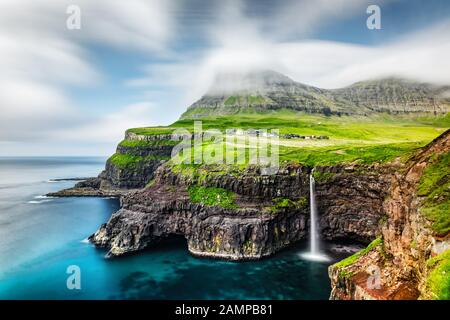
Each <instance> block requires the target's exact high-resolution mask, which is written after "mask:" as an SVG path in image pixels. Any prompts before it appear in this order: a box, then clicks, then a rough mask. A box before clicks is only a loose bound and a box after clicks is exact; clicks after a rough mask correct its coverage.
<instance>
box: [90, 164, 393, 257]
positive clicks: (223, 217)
mask: <svg viewBox="0 0 450 320" xmlns="http://www.w3.org/2000/svg"><path fill="white" fill-rule="evenodd" d="M317 170H318V171H316V172H322V173H323V175H324V176H325V175H326V173H328V174H329V175H332V177H329V176H327V178H326V179H325V178H322V179H318V180H319V181H318V183H317V185H316V187H317V190H318V191H317V194H318V201H319V202H320V203H322V202H323V203H324V204H325V206H322V207H321V210H322V218H321V229H322V232H323V234H324V236H325V237H326V238H328V239H340V238H353V239H358V240H361V241H365V242H369V241H370V240H372V239H373V238H374V237H375V236H376V235H377V234H378V233H379V228H380V220H381V219H382V214H383V211H382V201H371V200H368V201H364V202H361V203H360V204H359V205H357V206H355V205H354V204H353V203H352V202H351V201H346V200H345V197H343V198H341V195H342V193H337V194H333V193H331V192H327V191H325V190H330V185H334V184H338V185H340V186H342V187H343V190H345V191H343V192H348V195H347V197H355V198H358V199H359V198H364V199H371V198H377V197H378V196H383V195H384V190H385V189H386V184H385V181H386V178H382V177H384V176H387V175H389V171H390V170H389V169H386V168H381V167H356V166H355V167H327V168H325V167H323V168H317ZM310 171H311V168H308V167H304V166H300V165H288V166H285V167H283V168H281V170H280V171H279V172H278V173H277V174H274V175H268V176H264V175H261V172H260V171H259V168H258V167H249V168H248V169H246V170H245V171H244V172H242V173H241V174H239V175H233V174H224V173H216V174H215V173H214V171H213V170H212V171H211V172H210V174H207V175H206V176H198V175H184V174H183V173H176V172H173V170H172V168H171V167H170V166H167V165H163V166H161V167H160V168H159V169H158V170H157V173H156V178H155V182H154V184H153V185H152V186H150V187H148V188H146V189H144V190H142V191H137V192H133V193H129V194H128V195H126V196H125V197H124V198H123V199H122V208H121V210H119V211H118V212H116V213H115V214H114V215H113V216H112V217H111V219H110V220H109V221H108V223H106V224H104V225H102V226H101V228H100V229H99V230H98V231H97V232H96V233H95V234H94V235H92V236H91V238H90V240H91V241H92V242H93V243H95V244H96V245H98V246H101V247H106V248H108V249H109V253H108V255H109V256H117V255H122V254H125V253H129V252H134V251H138V250H141V249H144V248H147V247H151V246H152V245H153V244H155V243H157V242H158V241H161V240H163V239H164V238H166V237H169V236H172V235H182V236H184V237H185V238H186V240H187V243H188V249H189V251H190V252H191V253H193V254H194V255H199V256H209V257H216V258H226V259H231V260H245V259H256V258H261V257H264V256H268V255H270V254H273V253H275V252H276V251H278V250H280V249H282V248H284V247H286V246H288V245H290V244H292V243H294V242H296V241H298V240H300V239H302V238H304V237H305V235H306V234H307V230H308V227H307V225H308V223H309V221H308V220H309V214H308V212H309V205H308V203H307V199H308V195H309V185H308V181H309V179H308V177H309V174H310ZM193 185H195V186H198V185H200V186H204V187H214V188H222V189H225V190H229V191H231V192H233V193H234V194H235V195H236V207H235V208H221V207H220V206H207V205H203V204H199V203H193V202H192V199H190V197H189V193H188V191H187V190H188V188H189V186H193ZM279 199H289V202H288V203H289V205H287V206H283V207H280V208H276V206H275V205H274V203H275V202H276V201H279ZM348 199H349V198H348Z"/></svg>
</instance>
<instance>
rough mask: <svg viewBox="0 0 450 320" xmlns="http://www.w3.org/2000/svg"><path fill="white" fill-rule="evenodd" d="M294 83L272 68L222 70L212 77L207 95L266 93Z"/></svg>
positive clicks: (294, 83)
mask: <svg viewBox="0 0 450 320" xmlns="http://www.w3.org/2000/svg"><path fill="white" fill-rule="evenodd" d="M296 84H297V83H296V82H295V81H294V80H292V79H291V78H289V77H287V76H285V75H283V74H281V73H279V72H276V71H272V70H259V71H248V72H222V73H219V74H217V75H216V77H215V78H214V81H213V84H212V85H211V87H210V88H209V90H208V92H207V95H226V94H245V93H252V92H261V93H266V92H269V91H271V90H273V89H276V88H277V87H281V86H290V85H291V86H292V85H296Z"/></svg>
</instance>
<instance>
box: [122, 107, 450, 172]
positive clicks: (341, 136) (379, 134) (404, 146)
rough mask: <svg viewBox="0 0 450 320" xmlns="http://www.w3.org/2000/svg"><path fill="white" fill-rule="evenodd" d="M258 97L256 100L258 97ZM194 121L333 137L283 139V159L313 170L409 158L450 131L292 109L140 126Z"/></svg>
mask: <svg viewBox="0 0 450 320" xmlns="http://www.w3.org/2000/svg"><path fill="white" fill-rule="evenodd" d="M255 99H256V98H255ZM194 121H202V127H203V130H207V129H218V130H220V131H222V132H225V130H226V129H234V128H238V129H243V130H247V129H267V130H272V129H277V130H279V132H280V135H284V134H297V135H303V136H311V135H315V136H327V137H329V139H327V140H315V139H311V140H304V139H284V138H283V137H280V140H279V150H280V161H292V162H298V163H301V164H306V165H310V166H316V165H335V164H338V163H339V164H343V163H362V164H370V163H374V162H380V163H382V162H387V161H391V160H393V159H395V158H397V157H400V158H403V159H406V158H407V157H408V155H410V154H411V153H413V152H414V151H416V150H417V149H418V148H420V147H422V146H424V145H426V144H427V143H429V142H430V141H432V140H433V139H434V138H436V137H437V136H438V135H439V134H441V133H442V132H444V131H445V129H447V128H450V116H449V115H446V116H438V117H433V116H415V117H413V116H406V115H405V116H392V115H388V114H378V115H373V116H370V117H362V116H341V117H339V116H325V115H319V114H306V113H301V112H293V111H289V110H279V111H277V112H267V113H262V114H260V113H241V114H238V115H227V116H216V117H205V118H201V119H197V120H196V119H182V120H179V121H177V122H175V123H173V124H172V125H170V126H168V127H155V128H135V129H130V130H128V131H129V132H133V133H135V134H138V135H155V134H169V133H172V132H173V131H174V130H175V129H181V128H183V129H185V130H188V131H189V132H191V133H193V127H194Z"/></svg>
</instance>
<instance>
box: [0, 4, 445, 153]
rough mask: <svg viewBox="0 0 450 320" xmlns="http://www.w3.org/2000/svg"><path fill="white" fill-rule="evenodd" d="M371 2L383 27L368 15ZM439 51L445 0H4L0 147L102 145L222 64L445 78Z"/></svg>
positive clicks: (168, 105) (325, 77)
mask: <svg viewBox="0 0 450 320" xmlns="http://www.w3.org/2000/svg"><path fill="white" fill-rule="evenodd" d="M374 4H375V5H378V6H379V7H380V9H381V29H380V30H370V29H368V28H367V25H366V20H367V18H368V17H369V15H370V14H368V13H367V12H366V10H367V7H368V6H369V5H374ZM70 5H76V6H78V8H79V9H80V13H81V16H80V17H81V18H80V22H81V25H80V29H69V28H67V19H68V18H69V16H70V14H68V13H67V8H68V7H69V6H70ZM449 52H450V1H446V0H441V1H438V0H428V1H425V0H422V1H420V0H378V1H376V0H371V1H366V0H278V1H269V0H127V1H122V0H95V1H92V0H2V1H1V2H0V70H1V72H0V156H57V155H60V156H63V155H74V156H87V155H101V156H107V155H110V154H112V153H114V150H115V147H116V145H117V143H118V142H119V141H120V140H121V139H122V138H123V135H124V132H125V130H126V129H127V128H131V127H141V126H154V125H167V124H170V123H172V122H174V121H176V120H177V119H178V117H179V116H180V115H181V113H183V111H184V110H185V109H186V108H187V107H188V106H189V105H190V104H192V103H193V102H195V101H196V100H197V99H199V98H200V97H201V96H202V94H204V93H205V92H206V91H207V90H208V88H209V86H210V85H211V82H212V81H213V79H214V78H215V77H216V76H217V74H220V73H222V72H230V71H233V72H246V71H252V70H275V71H278V72H281V73H283V74H285V75H287V76H289V77H291V78H292V79H294V80H296V81H299V82H302V83H305V84H309V85H314V86H318V87H321V88H338V87H343V86H347V85H350V84H352V83H354V82H357V81H361V80H367V79H373V78H382V77H389V76H396V77H404V78H409V79H413V80H418V81H423V82H430V83H435V84H439V85H450V59H448V55H449Z"/></svg>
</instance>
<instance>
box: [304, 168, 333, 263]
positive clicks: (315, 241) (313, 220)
mask: <svg viewBox="0 0 450 320" xmlns="http://www.w3.org/2000/svg"><path fill="white" fill-rule="evenodd" d="M313 173H314V170H313V171H312V172H311V174H310V175H309V207H310V227H309V228H310V229H309V230H310V232H309V237H310V249H309V250H310V251H309V252H306V253H303V254H302V255H301V256H302V257H303V258H305V259H307V260H313V261H328V260H329V258H328V257H327V256H326V255H325V254H323V253H322V252H320V238H319V233H318V221H317V218H318V215H317V205H316V194H315V193H316V181H315V180H314V176H313Z"/></svg>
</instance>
